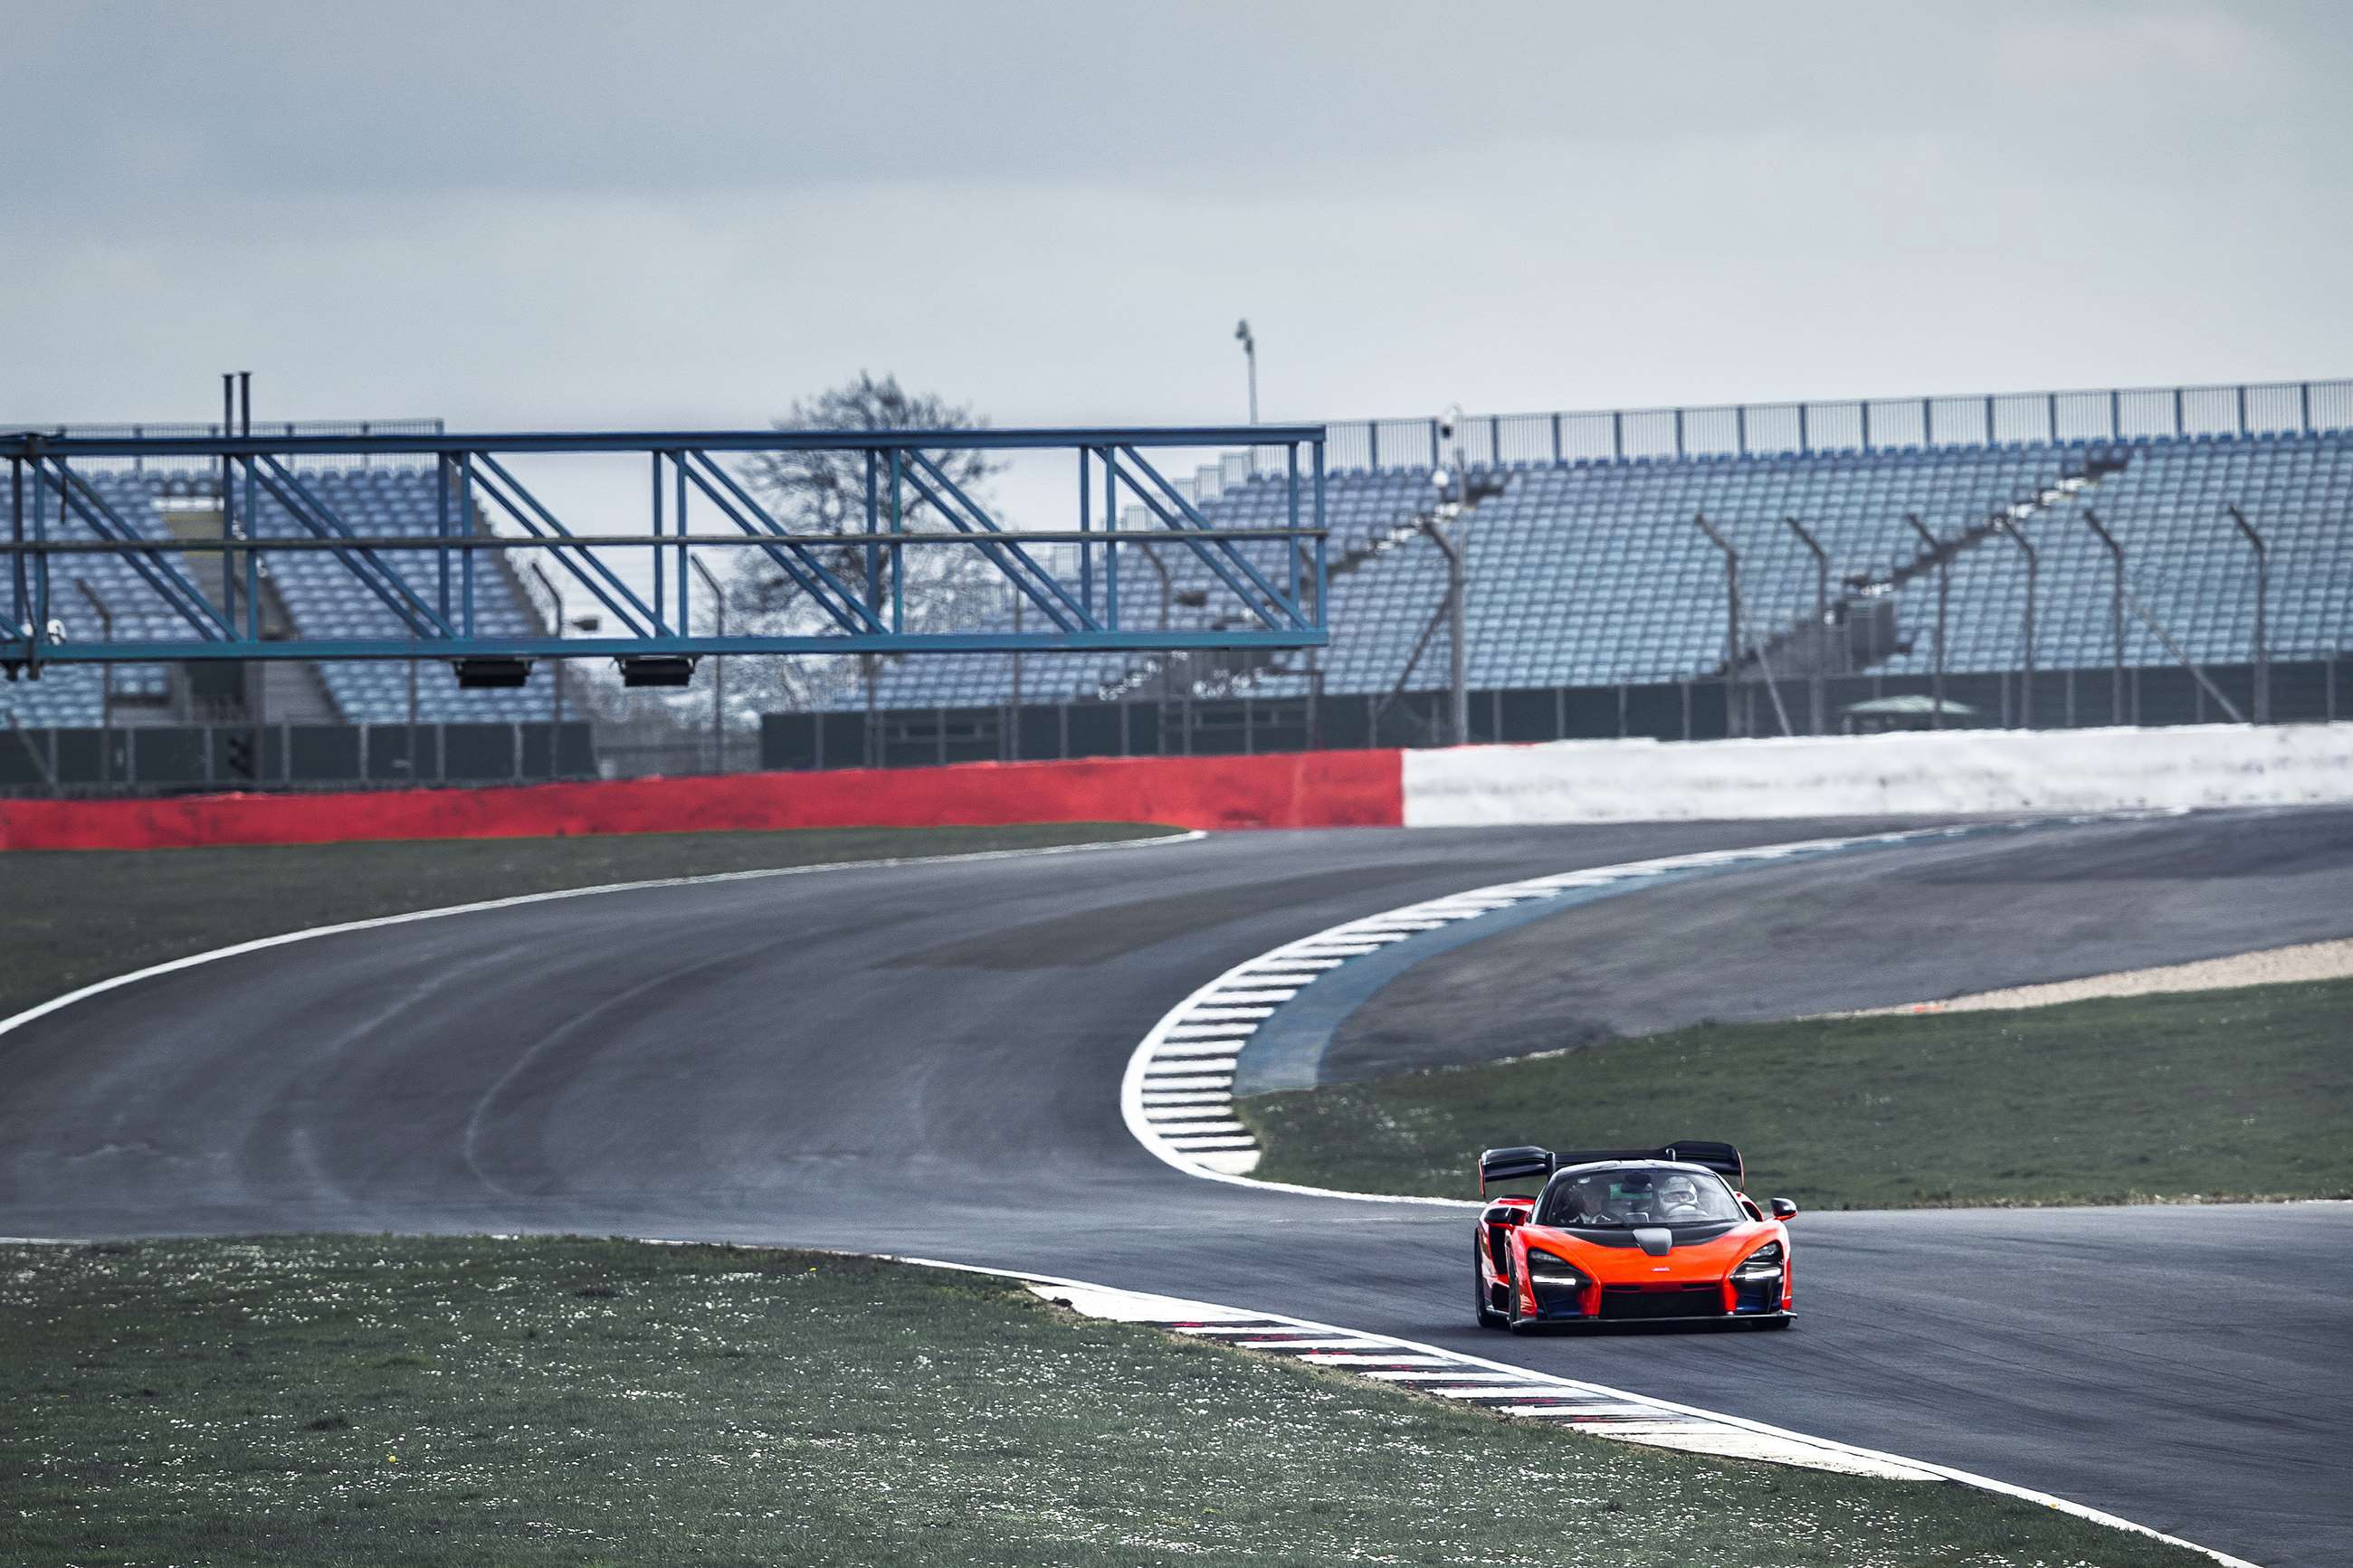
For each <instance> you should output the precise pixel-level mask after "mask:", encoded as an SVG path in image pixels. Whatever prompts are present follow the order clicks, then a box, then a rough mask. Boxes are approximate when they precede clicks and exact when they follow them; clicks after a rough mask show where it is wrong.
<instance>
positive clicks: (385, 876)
mask: <svg viewBox="0 0 2353 1568" xmlns="http://www.w3.org/2000/svg"><path fill="white" fill-rule="evenodd" d="M1174 832H1176V829H1175V828H1171V827H1159V826H1152V825H1149V824H1141V823H1117V822H1077V823H1041V824H1038V825H1036V826H1021V827H847V828H805V829H801V830H798V831H794V832H786V833H643V834H628V835H615V836H611V837H581V838H472V839H427V840H411V841H406V842H400V843H385V844H320V845H297V846H287V847H244V846H240V847H231V848H219V849H140V850H124V851H117V850H93V849H73V850H28V849H20V850H12V851H9V852H7V853H5V854H0V889H5V902H6V905H7V910H8V912H7V924H6V942H5V949H0V951H4V952H5V959H6V962H5V963H0V1017H6V1016H9V1015H10V1014H13V1013H16V1012H17V1011H19V1010H21V1009H23V1008H26V1007H29V1006H31V1005H34V1004H35V1003H37V1002H43V1001H46V1000H47V999H48V998H49V997H51V996H57V995H62V994H64V993H66V992H68V991H71V990H73V989H74V988H75V987H77V986H81V985H88V984H90V983H91V982H93V981H97V980H103V979H105V978H106V977H107V976H109V975H111V974H121V973H127V972H129V971H131V970H134V969H142V968H144V967H146V966H147V965H148V964H151V963H164V961H165V960H167V959H174V958H180V957H184V956H185V955H186V954H188V953H191V952H204V951H206V949H209V948H215V947H226V946H227V945H229V944H230V943H233V942H249V941H251V940H253V939H254V938H256V937H264V936H276V935H278V934H280V932H283V931H300V930H301V929H302V928H304V927H305V926H315V925H331V924H333V923H335V922H336V921H358V920H367V919H370V918H372V917H374V916H377V915H393V914H404V913H406V912H407V911H409V910H430V909H438V908H440V907H442V906H444V905H448V904H466V903H473V902H476V901H478V900H484V899H500V898H507V897H511V896H512V895H514V894H516V893H543V892H553V891H554V890H556V889H562V888H593V887H596V886H597V885H599V884H601V883H606V882H636V881H645V880H649V879H655V878H659V877H697V876H704V875H708V874H710V873H712V872H714V871H754V870H767V869H770V868H776V867H781V866H817V865H824V864H826V863H828V862H830V861H836V860H885V859H890V858H893V857H895V856H902V855H963V854H969V853H972V852H973V851H976V850H982V849H1029V848H1036V847H1039V846H1043V845H1052V844H1092V843H1101V842H1105V841H1108V840H1112V839H1120V838H1154V837H1160V836H1161V835H1164V834H1168V833H1174Z"/></svg>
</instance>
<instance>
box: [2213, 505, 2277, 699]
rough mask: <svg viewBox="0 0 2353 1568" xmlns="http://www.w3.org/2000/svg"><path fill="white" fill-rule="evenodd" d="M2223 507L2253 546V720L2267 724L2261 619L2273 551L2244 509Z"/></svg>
mask: <svg viewBox="0 0 2353 1568" xmlns="http://www.w3.org/2000/svg"><path fill="white" fill-rule="evenodd" d="M2222 510H2224V511H2226V512H2229V513H2230V514H2231V521H2232V522H2234V523H2236V524H2237V525H2238V529H2239V531H2240V532H2241V533H2243V534H2245V535H2246V536H2247V542H2248V543H2249V544H2252V545H2253V546H2254V547H2255V671H2254V679H2255V722H2256V723H2258V724H2268V723H2270V722H2271V721H2272V667H2271V653H2270V651H2269V646H2268V645H2269V642H2270V639H2269V638H2268V637H2266V636H2265V635H2264V627H2263V618H2264V611H2265V607H2266V601H2267V600H2268V599H2269V598H2270V597H2271V585H2272V559H2271V557H2272V552H2271V551H2270V550H2269V549H2268V548H2267V547H2266V546H2265V545H2264V543H2263V535H2262V534H2260V533H2257V532H2256V531H2255V525H2254V524H2253V523H2251V522H2249V521H2247V514H2246V513H2245V512H2242V511H2241V510H2239V509H2238V508H2237V507H2235V506H2226V507H2224V508H2223V509H2222Z"/></svg>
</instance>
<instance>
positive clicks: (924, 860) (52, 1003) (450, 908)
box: [0, 828, 1208, 1035]
mask: <svg viewBox="0 0 2353 1568" xmlns="http://www.w3.org/2000/svg"><path fill="white" fill-rule="evenodd" d="M1207 837H1208V834H1207V833H1205V832H1203V831H1202V830H1200V829H1199V828H1194V829H1192V830H1191V831H1189V832H1186V833H1166V834H1162V835H1161V836H1159V837H1155V838H1113V839H1107V840H1104V841H1103V842H1101V843H1094V844H1041V845H1039V846H1037V847H1034V848H1029V849H976V850H972V851H970V852H969V853H966V854H963V855H900V856H894V857H892V858H889V859H883V860H828V861H827V862H826V863H825V864H823V865H821V866H775V867H770V868H765V869H761V870H752V871H712V872H707V873H705V874H704V875H702V876H698V877H653V878H649V879H646V880H644V881H641V882H605V883H601V884H599V885H597V886H596V887H593V888H557V889H553V890H551V891H548V892H544V893H516V894H513V895H512V896H511V897H508V898H503V899H484V900H481V901H480V902H479V903H471V904H449V905H446V906H444V907H443V908H440V909H437V910H408V911H407V912H406V913H403V914H396V915H377V916H375V917H374V918H372V919H369V920H364V921H341V922H339V923H337V924H334V925H323V926H311V927H308V928H306V929H304V930H302V931H281V932H280V933H279V934H278V935H276V936H264V937H256V938H254V939H253V940H252V941H250V942H233V943H231V944H230V945H229V946H227V947H216V948H214V949H212V950H210V951H209V952H192V953H190V954H188V955H187V956H186V957H185V958H174V959H170V960H168V961H166V962H164V963H151V964H149V965H148V966H147V967H146V968H144V969H134V970H132V971H131V972H130V973H127V974H117V975H115V976H113V977H112V978H111V979H108V980H100V981H98V982H96V983H94V984H89V985H85V986H82V987H81V988H80V989H79V990H77V991H69V992H67V993H66V994H64V995H62V996H53V997H51V998H50V999H49V1000H48V1001H47V1002H43V1003H40V1004H38V1005H35V1006H31V1007H27V1008H26V1009H25V1010H24V1011H23V1012H21V1013H18V1014H16V1015H14V1016H10V1017H6V1018H0V1035H5V1034H7V1033H9V1032H10V1031H12V1030H15V1029H21V1028H23V1027H24V1026H26V1025H27V1024H29V1023H32V1022H33V1021H34V1020H35V1019H37V1018H46V1017H47V1016H49V1015H50V1014H52V1013H55V1012H58V1011H60V1010H62V1009H64V1008H67V1007H70V1006H72V1005H74V1004H75V1003H77V1002H85V1001H88V1000H89V999H90V997H92V996H99V995H103V994H105V993H107V992H109V991H113V990H118V989H120V988H121V987H122V986H125V985H130V984H135V983H137V982H139V981H142V980H153V979H154V978H155V977H156V976H158V975H163V974H171V973H176V972H177V971H179V970H183V969H194V968H195V966H196V965H198V964H200V963H217V962H219V961H220V960H221V959H224V958H237V957H239V956H241V955H243V954H245V953H248V952H261V951H262V950H263V949H265V948H271V947H284V946H286V945H287V944H288V943H290V942H309V941H311V939H312V938H314V937H322V936H340V935H342V934H343V932H345V931H375V930H376V929H378V928H379V927H383V926H396V925H406V924H408V923H409V922H410V921H433V920H440V919H441V918H443V917H444V916H447V915H471V914H480V913H481V912H483V911H484V910H511V909H515V908H517V907H519V906H521V905H523V904H546V903H553V902H554V901H555V900H558V899H586V898H592V897H594V896H596V894H598V893H635V892H641V891H643V890H645V889H649V888H699V887H702V886H704V885H706V884H709V883H714V882H751V881H758V880H760V879H764V878H768V877H808V876H814V875H816V874H817V873H818V872H819V871H869V870H887V869H890V868H894V867H900V866H947V865H954V864H955V863H957V862H960V861H965V860H1018V859H1026V858H1030V857H1033V856H1040V855H1080V854H1092V853H1095V852H1097V851H1102V850H1108V849H1153V848H1158V847H1162V846H1165V845H1170V844H1194V843H1198V842H1199V841H1200V840H1202V839H1204V838H1207Z"/></svg>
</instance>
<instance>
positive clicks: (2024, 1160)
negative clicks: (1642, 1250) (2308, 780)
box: [1240, 980, 2353, 1208]
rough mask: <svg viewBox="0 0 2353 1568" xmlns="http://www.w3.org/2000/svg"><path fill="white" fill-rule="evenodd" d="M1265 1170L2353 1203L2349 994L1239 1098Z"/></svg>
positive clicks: (1960, 1018)
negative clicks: (1596, 1169) (1698, 1165)
mask: <svg viewBox="0 0 2353 1568" xmlns="http://www.w3.org/2000/svg"><path fill="white" fill-rule="evenodd" d="M1240 1110H1241V1117H1242V1120H1243V1121H1245V1122H1247V1123H1248V1124H1249V1125H1250V1128H1251V1130H1252V1131H1255V1132H1256V1133H1257V1134H1258V1136H1259V1139H1260V1141H1261V1143H1262V1144H1263V1145H1264V1147H1265V1150H1266V1156H1265V1158H1264V1160H1263V1161H1262V1162H1261V1164H1260V1165H1259V1168H1258V1170H1257V1172H1256V1174H1257V1175H1259V1176H1261V1177H1262V1178H1265V1179H1267V1180H1271V1181H1280V1182H1303V1183H1306V1184H1310V1185H1314V1186H1329V1187H1343V1188H1347V1189H1350V1190H1353V1191H1359V1192H1379V1193H1426V1194H1442V1195H1455V1196H1475V1195H1476V1194H1477V1192H1478V1175H1477V1172H1476V1170H1475V1168H1474V1167H1475V1164H1476V1162H1477V1159H1478V1152H1479V1150H1480V1149H1482V1147H1487V1146H1491V1145H1495V1144H1503V1143H1523V1142H1534V1143H1541V1144H1544V1145H1546V1146H1547V1147H1550V1148H1556V1149H1567V1148H1575V1147H1577V1146H1579V1145H1582V1146H1584V1147H1588V1148H1591V1147H1594V1146H1597V1145H1599V1146H1603V1147H1608V1146H1612V1145H1625V1144H1641V1143H1649V1142H1664V1141H1667V1140H1670V1139H1674V1138H1712V1139H1722V1140H1724V1141H1725V1142H1732V1143H1736V1144H1738V1145H1739V1147H1740V1149H1741V1152H1742V1153H1743V1154H1744V1155H1745V1156H1746V1159H1747V1162H1748V1190H1749V1191H1750V1192H1752V1193H1754V1194H1758V1195H1760V1196H1778V1197H1789V1198H1795V1199H1796V1200H1797V1201H1798V1202H1799V1203H1800V1204H1802V1205H1822V1206H1831V1207H1844V1208H1901V1207H1910V1206H1917V1205H1947V1204H2061V1203H2095V1204H2106V1203H2133V1202H2144V1201H2147V1200H2150V1199H2161V1198H2179V1199H2187V1198H2210V1199H2211V1198H2225V1197H2339V1198H2341V1197H2348V1196H2353V1139H2348V1137H2347V1136H2346V1131H2345V1130H2346V1128H2347V1127H2348V1125H2353V981H2345V980H2335V981H2321V982H2315V983H2310V984H2290V985H2265V986H2253V987H2248V988H2245V989H2241V990H2228V991H2204V992H2190V993H2185V994H2178V995H2170V996H2144V997H2126V998H2116V999H2107V1000H2099V1001H2089V1002H2074V1003H2070V1004H2067V1005H2063V1006H2056V1007H2038V1008H2031V1009H2021V1010H2017V1011H2003V1012H1986V1013H1949V1014H1944V1015H1941V1016H1892V1017H1873V1018H1849V1019H1838V1020H1825V1021H1816V1022H1810V1023H1787V1024H1736V1025H1716V1026H1702V1027H1699V1028H1692V1029H1683V1030H1678V1031H1676V1032H1674V1033H1672V1034H1665V1035H1657V1036H1651V1037H1646V1038H1641V1039H1630V1040H1616V1041H1611V1042H1609V1043H1608V1044H1606V1045H1602V1046H1598V1047H1590V1048H1588V1049H1584V1050H1578V1051H1574V1052H1570V1053H1567V1054H1565V1055H1555V1056H1545V1057H1532V1058H1522V1059H1520V1060H1517V1061H1510V1062H1502V1063H1497V1064H1494V1065H1492V1066H1486V1067H1478V1068H1453V1069H1448V1070H1444V1071H1436V1072H1427V1073H1413V1074H1407V1075H1403V1076H1400V1077H1397V1078H1390V1079H1380V1080H1377V1081H1375V1082H1370V1083H1355V1084H1339V1085H1329V1086H1325V1087H1324V1088H1320V1089H1305V1090H1301V1091H1297V1092H1293V1093H1283V1094H1269V1095H1261V1096H1257V1097H1254V1098H1252V1099H1250V1100H1243V1101H1241V1102H1240Z"/></svg>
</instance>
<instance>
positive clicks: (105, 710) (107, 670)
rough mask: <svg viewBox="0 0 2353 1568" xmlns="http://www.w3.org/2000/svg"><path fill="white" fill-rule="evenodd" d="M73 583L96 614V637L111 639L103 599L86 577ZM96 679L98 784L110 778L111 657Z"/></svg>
mask: <svg viewBox="0 0 2353 1568" xmlns="http://www.w3.org/2000/svg"><path fill="white" fill-rule="evenodd" d="M74 586H75V587H77V588H79V589H80V590H81V596H82V597H83V598H85V599H87V600H89V601H90V610H91V612H92V613H93V614H95V615H96V616H98V635H99V637H100V639H101V640H103V641H106V642H112V641H113V640H114V613H113V612H112V611H111V610H109V609H108V608H107V607H106V601H105V600H104V599H101V598H100V597H99V596H98V591H97V590H96V589H94V588H92V587H91V586H90V580H89V579H88V578H86V577H77V578H75V579H74ZM98 682H99V685H98V782H99V784H100V785H106V784H112V783H113V782H114V661H113V660H112V659H109V660H107V661H106V663H104V664H102V665H100V666H99V669H98Z"/></svg>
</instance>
